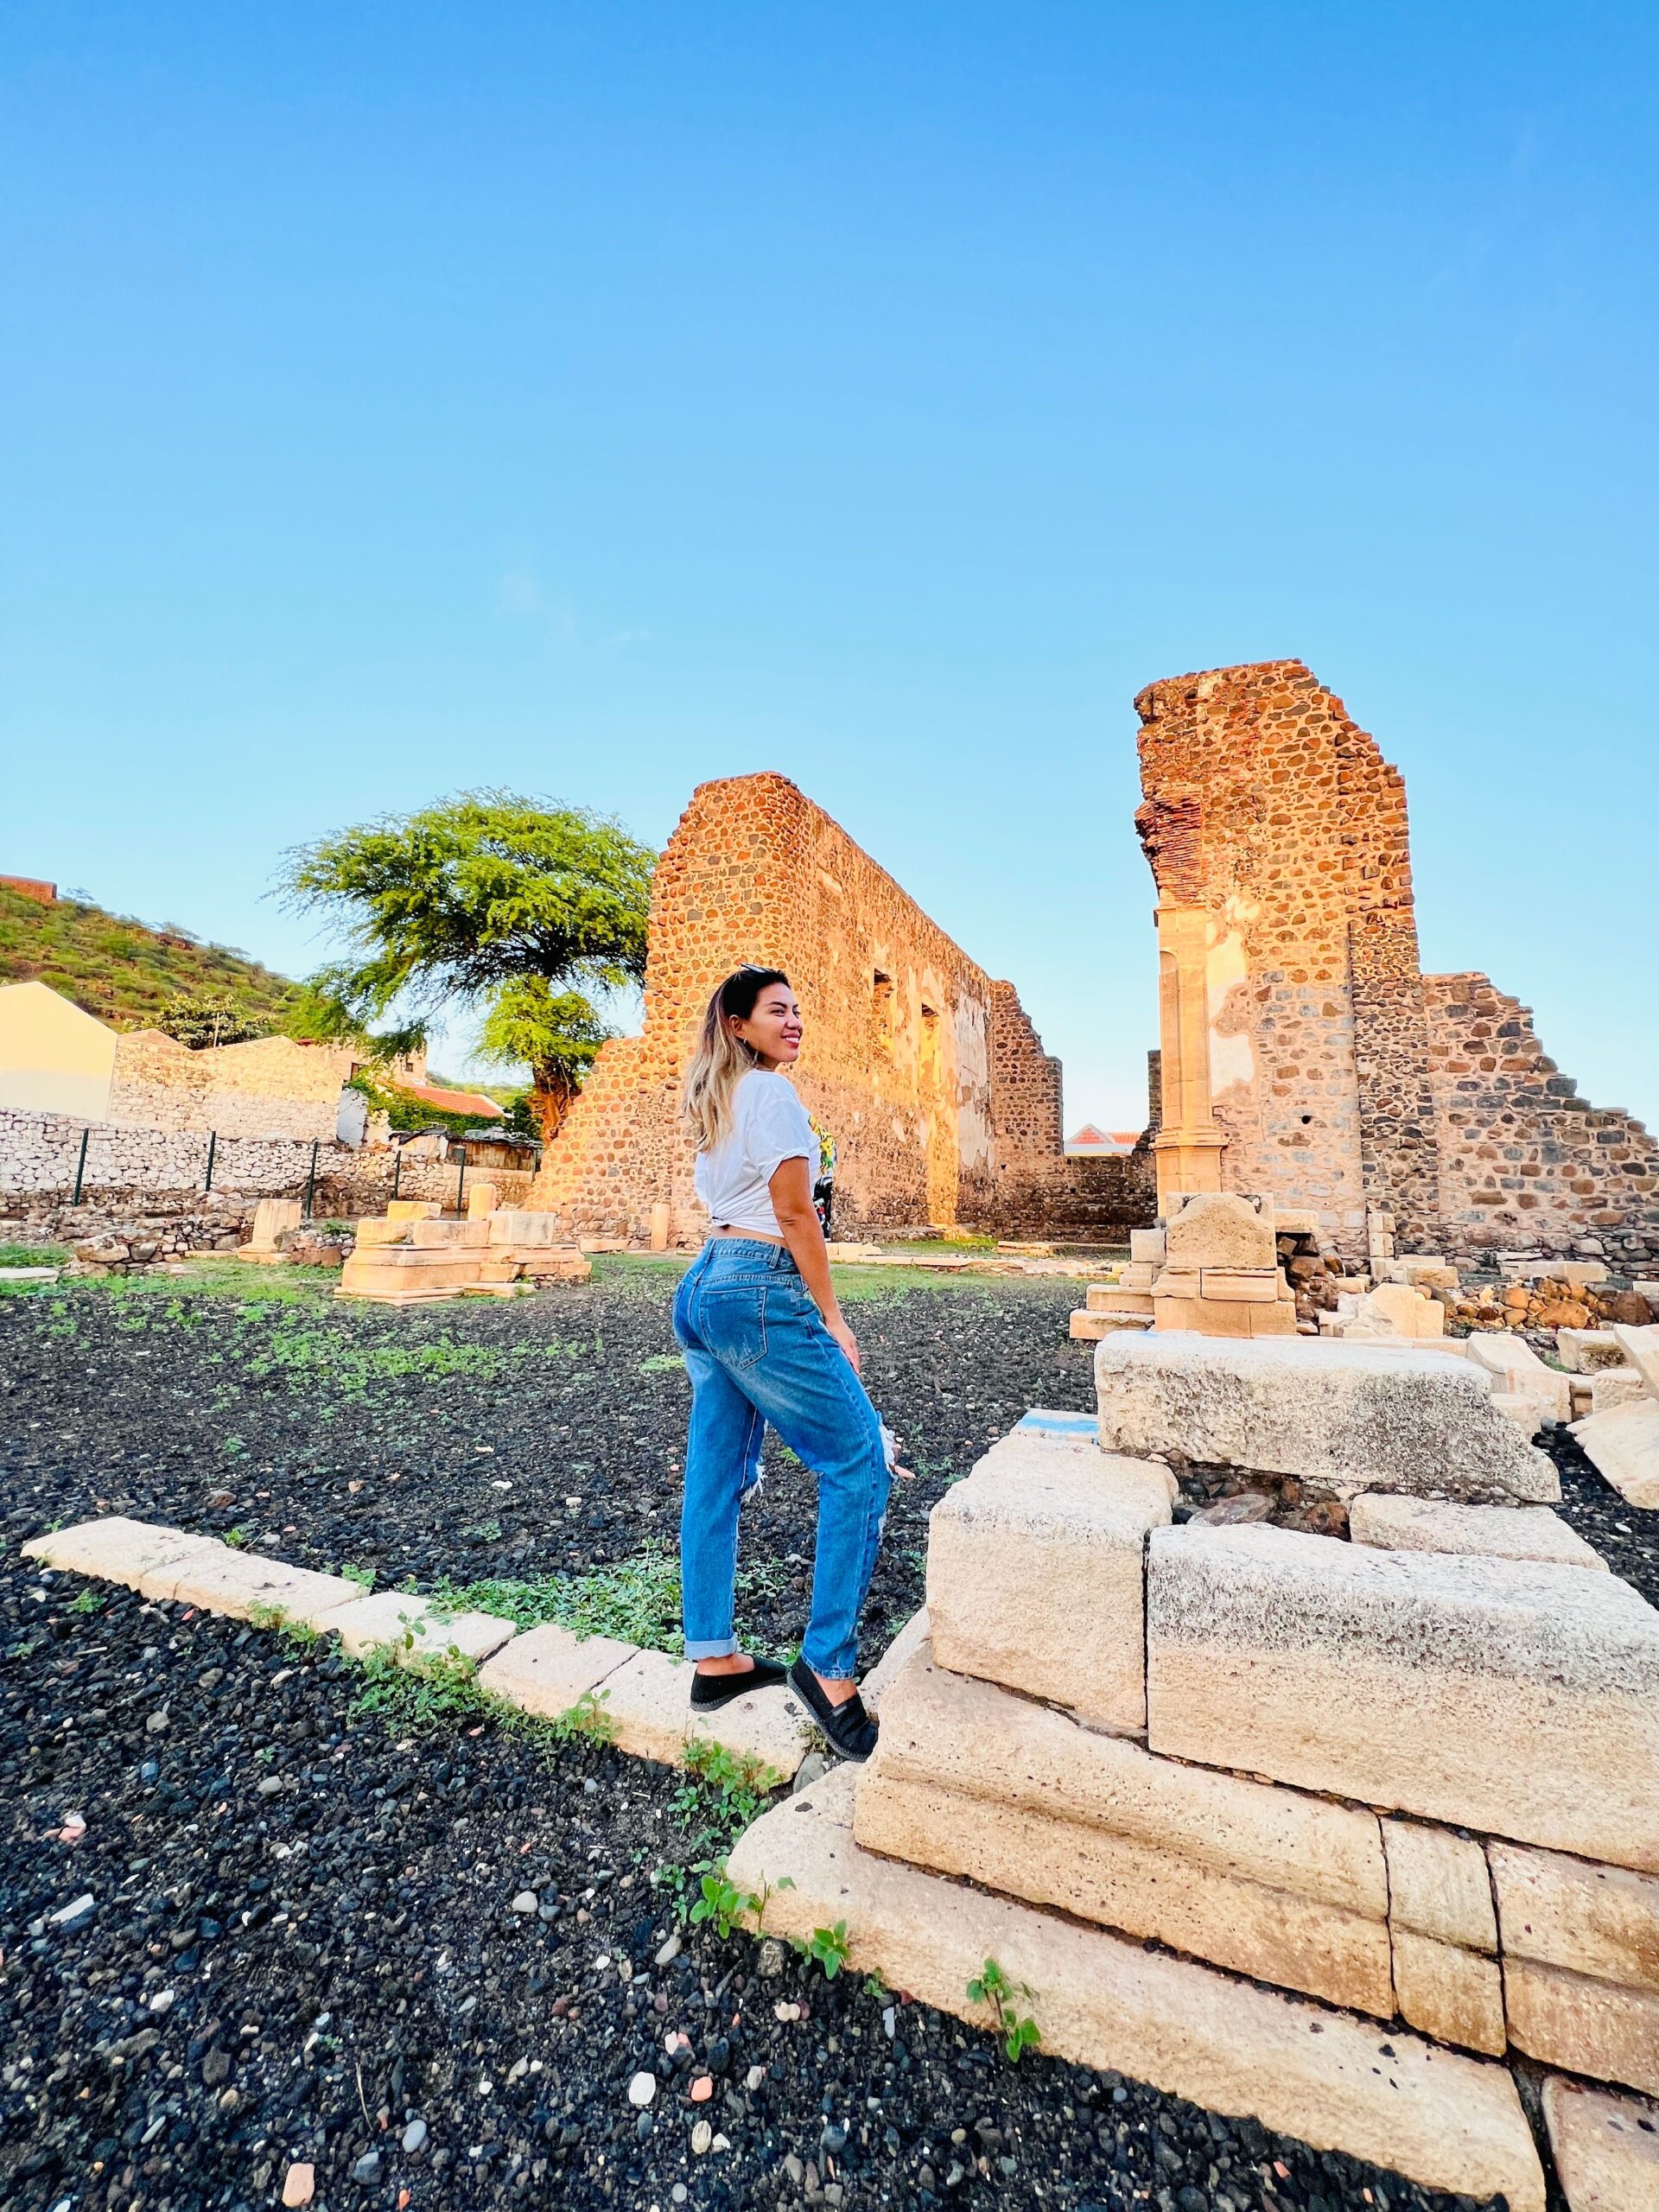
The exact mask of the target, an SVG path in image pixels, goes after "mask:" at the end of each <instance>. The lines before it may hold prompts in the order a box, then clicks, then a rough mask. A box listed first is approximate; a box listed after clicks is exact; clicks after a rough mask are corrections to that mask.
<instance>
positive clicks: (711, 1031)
mask: <svg viewBox="0 0 1659 2212" xmlns="http://www.w3.org/2000/svg"><path fill="white" fill-rule="evenodd" d="M788 981H789V978H788V976H785V973H784V971H783V969H781V968H757V967H754V966H753V965H752V964H751V963H748V962H745V963H744V965H743V966H742V967H741V968H738V969H734V971H733V972H732V974H731V975H729V976H728V977H727V978H726V980H725V982H723V983H722V984H721V986H720V988H719V989H718V990H717V991H716V992H715V995H714V996H713V997H712V998H711V999H710V1000H709V1004H708V1006H707V1007H706V1008H705V1009H704V1011H703V1016H702V1030H701V1031H700V1032H699V1033H698V1037H697V1046H696V1051H695V1052H693V1053H692V1055H691V1065H690V1066H689V1067H688V1068H687V1070H686V1071H685V1088H684V1090H683V1093H682V1096H681V1109H682V1111H683V1113H684V1116H685V1118H686V1120H687V1121H688V1122H690V1124H691V1132H692V1135H694V1136H695V1137H696V1141H697V1150H698V1151H699V1152H712V1151H713V1150H714V1148H715V1146H716V1145H717V1144H721V1143H723V1142H724V1141H725V1139H726V1138H727V1137H728V1135H730V1133H731V1127H732V1093H733V1092H734V1090H736V1089H737V1086H738V1084H740V1083H741V1081H742V1079H743V1077H745V1076H746V1075H747V1073H748V1071H749V1070H750V1069H751V1068H753V1067H759V1065H760V1061H759V1059H758V1058H756V1056H755V1053H754V1052H753V1048H752V1047H751V1046H748V1045H746V1044H745V1043H744V1041H743V1039H741V1037H734V1036H733V1034H732V1033H731V1031H730V1030H729V1029H728V1027H727V1026H726V1025H727V1023H728V1021H729V1020H731V1019H732V1018H733V1017H734V1016H735V1017H736V1018H737V1020H740V1021H747V1020H748V1018H749V1016H750V1015H751V1014H753V1012H754V1002H755V1001H756V1000H757V999H758V998H759V997H760V994H761V992H762V991H764V990H765V989H766V987H767V985H768V984H769V983H787V982H788Z"/></svg>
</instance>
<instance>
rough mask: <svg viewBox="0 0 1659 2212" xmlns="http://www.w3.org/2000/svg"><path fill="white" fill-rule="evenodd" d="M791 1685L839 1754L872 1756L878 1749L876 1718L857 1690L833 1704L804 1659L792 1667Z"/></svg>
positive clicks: (850, 1756) (860, 1757)
mask: <svg viewBox="0 0 1659 2212" xmlns="http://www.w3.org/2000/svg"><path fill="white" fill-rule="evenodd" d="M789 1687H790V1688H791V1689H792V1690H793V1691H794V1693H795V1694H796V1696H797V1697H798V1698H799V1699H800V1700H801V1703H802V1704H803V1705H804V1707H806V1709H807V1711H808V1712H809V1713H810V1714H811V1715H812V1718H813V1719H814V1720H816V1721H817V1724H818V1726H819V1727H820V1728H822V1729H823V1732H824V1735H825V1737H826V1738H828V1740H829V1748H830V1750H831V1751H834V1752H835V1753H836V1756H837V1758H843V1759H867V1758H868V1757H869V1756H870V1753H871V1752H872V1751H874V1749H875V1735H876V1728H875V1722H874V1719H873V1718H872V1717H871V1715H870V1714H869V1713H867V1712H866V1711H865V1708H864V1700H863V1699H862V1698H861V1697H860V1695H859V1694H858V1692H857V1691H856V1690H855V1691H854V1692H853V1694H852V1695H851V1697H849V1699H847V1700H846V1701H845V1703H844V1704H842V1705H832V1704H831V1703H830V1701H829V1699H828V1698H827V1697H826V1696H825V1695H824V1694H823V1684H822V1683H821V1682H820V1681H819V1680H818V1678H817V1675H815V1674H814V1673H813V1671H812V1669H810V1667H809V1666H808V1665H807V1663H806V1662H805V1660H804V1659H798V1660H797V1661H796V1662H795V1664H794V1665H793V1666H792V1667H791V1669H790V1670H789Z"/></svg>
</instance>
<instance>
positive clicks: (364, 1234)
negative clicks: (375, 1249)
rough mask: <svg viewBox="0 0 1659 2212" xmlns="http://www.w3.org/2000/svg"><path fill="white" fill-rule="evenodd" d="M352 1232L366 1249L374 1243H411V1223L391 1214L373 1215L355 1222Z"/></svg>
mask: <svg viewBox="0 0 1659 2212" xmlns="http://www.w3.org/2000/svg"><path fill="white" fill-rule="evenodd" d="M352 1233H353V1236H354V1238H355V1239H356V1242H357V1243H358V1244H359V1245H360V1246H361V1247H362V1248H363V1249H364V1250H365V1251H366V1250H367V1249H369V1248H370V1247H371V1246H372V1245H384V1244H407V1243H409V1224H408V1223H407V1222H406V1221H394V1220H392V1219H391V1217H390V1216H388V1217H385V1218H380V1217H376V1216H373V1215H371V1216H370V1217H368V1218H367V1219H366V1220H365V1221H359V1222H355V1223H353V1230H352Z"/></svg>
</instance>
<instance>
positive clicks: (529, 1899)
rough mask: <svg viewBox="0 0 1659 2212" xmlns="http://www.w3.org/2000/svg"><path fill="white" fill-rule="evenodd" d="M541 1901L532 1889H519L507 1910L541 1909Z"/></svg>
mask: <svg viewBox="0 0 1659 2212" xmlns="http://www.w3.org/2000/svg"><path fill="white" fill-rule="evenodd" d="M541 1903H542V1901H541V1899H540V1898H539V1897H537V1894H536V1892H535V1891H534V1890H520V1891H519V1892H518V1896H517V1897H514V1899H513V1901H512V1904H511V1906H510V1907H509V1908H508V1910H510V1911H512V1912H537V1911H539V1910H540V1909H541Z"/></svg>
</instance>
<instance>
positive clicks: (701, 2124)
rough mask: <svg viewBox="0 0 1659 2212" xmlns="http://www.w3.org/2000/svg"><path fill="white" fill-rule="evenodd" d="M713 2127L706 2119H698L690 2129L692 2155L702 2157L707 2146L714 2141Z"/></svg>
mask: <svg viewBox="0 0 1659 2212" xmlns="http://www.w3.org/2000/svg"><path fill="white" fill-rule="evenodd" d="M714 2139H715V2131H714V2129H713V2128H712V2127H710V2126H709V2123H708V2121H707V2120H699V2121H698V2122H697V2124H696V2126H695V2127H694V2128H693V2129H692V2131H691V2151H692V2155H693V2157H695V2158H702V2154H703V2152H705V2151H706V2150H707V2149H708V2148H709V2145H710V2144H711V2143H712V2142H713V2141H714Z"/></svg>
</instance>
